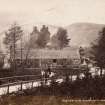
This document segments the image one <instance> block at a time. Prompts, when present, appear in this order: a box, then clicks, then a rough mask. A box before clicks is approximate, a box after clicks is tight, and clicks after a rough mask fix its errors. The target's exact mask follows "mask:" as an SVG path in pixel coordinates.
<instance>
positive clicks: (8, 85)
mask: <svg viewBox="0 0 105 105" xmlns="http://www.w3.org/2000/svg"><path fill="white" fill-rule="evenodd" d="M7 94H9V84H8V86H7Z"/></svg>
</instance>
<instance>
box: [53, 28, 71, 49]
mask: <svg viewBox="0 0 105 105" xmlns="http://www.w3.org/2000/svg"><path fill="white" fill-rule="evenodd" d="M69 42H70V39H69V38H68V35H67V30H66V29H63V28H59V29H58V31H57V33H56V34H55V35H54V36H52V44H53V45H55V46H56V47H58V48H60V49H62V48H64V47H66V46H67V45H69Z"/></svg>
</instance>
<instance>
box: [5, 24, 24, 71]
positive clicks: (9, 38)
mask: <svg viewBox="0 0 105 105" xmlns="http://www.w3.org/2000/svg"><path fill="white" fill-rule="evenodd" d="M22 35H23V30H22V29H21V27H20V26H19V25H18V24H16V23H14V24H13V25H12V26H11V27H10V28H9V29H8V31H6V32H5V38H4V44H5V45H6V48H7V50H8V51H9V52H10V58H11V59H13V62H14V69H16V67H15V66H16V62H15V54H16V48H17V42H18V41H19V40H20V39H21V38H22Z"/></svg>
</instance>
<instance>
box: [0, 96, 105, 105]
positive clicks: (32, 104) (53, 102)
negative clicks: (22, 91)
mask: <svg viewBox="0 0 105 105" xmlns="http://www.w3.org/2000/svg"><path fill="white" fill-rule="evenodd" d="M0 105H105V101H103V102H101V101H86V102H83V101H82V102H79V101H78V102H71V101H70V98H67V97H56V96H6V97H2V98H0Z"/></svg>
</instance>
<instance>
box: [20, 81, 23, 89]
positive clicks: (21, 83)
mask: <svg viewBox="0 0 105 105" xmlns="http://www.w3.org/2000/svg"><path fill="white" fill-rule="evenodd" d="M22 85H23V84H22V82H21V87H20V90H21V91H22V90H23V89H22Z"/></svg>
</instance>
